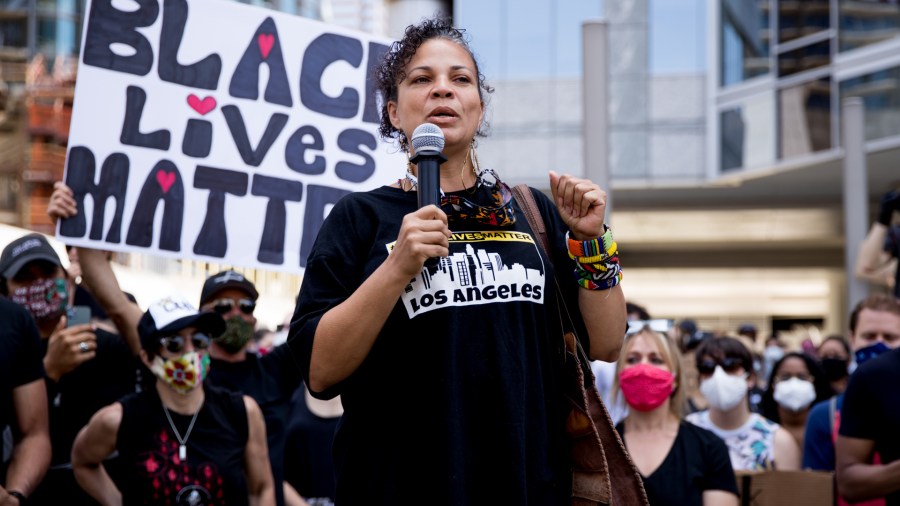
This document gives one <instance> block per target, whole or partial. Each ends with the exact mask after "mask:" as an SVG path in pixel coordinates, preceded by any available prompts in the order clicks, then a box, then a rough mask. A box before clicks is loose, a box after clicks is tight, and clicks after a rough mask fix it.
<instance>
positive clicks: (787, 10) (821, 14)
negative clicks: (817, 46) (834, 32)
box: [778, 0, 831, 42]
mask: <svg viewBox="0 0 900 506" xmlns="http://www.w3.org/2000/svg"><path fill="white" fill-rule="evenodd" d="M830 15H831V12H830V9H829V0H778V40H779V42H787V41H789V40H794V39H799V38H800V37H805V36H807V35H810V34H813V33H817V32H821V31H822V30H827V29H828V27H829V24H830V23H829V20H830Z"/></svg>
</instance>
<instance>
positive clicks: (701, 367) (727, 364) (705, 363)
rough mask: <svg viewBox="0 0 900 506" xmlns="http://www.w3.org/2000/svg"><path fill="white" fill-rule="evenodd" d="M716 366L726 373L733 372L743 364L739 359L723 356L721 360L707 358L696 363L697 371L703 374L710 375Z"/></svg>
mask: <svg viewBox="0 0 900 506" xmlns="http://www.w3.org/2000/svg"><path fill="white" fill-rule="evenodd" d="M716 366H719V367H721V368H722V370H723V371H725V372H727V373H728V374H734V373H736V372H738V371H739V370H740V369H742V368H743V367H744V364H743V362H742V361H741V359H739V358H733V357H725V358H724V359H723V360H713V359H711V358H707V359H704V360H702V361H701V362H700V363H699V364H697V372H699V373H700V374H702V375H704V376H708V375H712V373H714V372H715V371H716Z"/></svg>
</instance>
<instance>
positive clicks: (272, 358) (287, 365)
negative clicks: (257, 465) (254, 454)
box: [206, 346, 302, 504]
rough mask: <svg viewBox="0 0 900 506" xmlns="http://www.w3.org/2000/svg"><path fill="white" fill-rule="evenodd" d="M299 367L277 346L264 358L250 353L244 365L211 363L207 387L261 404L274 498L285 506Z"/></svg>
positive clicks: (291, 357)
mask: <svg viewBox="0 0 900 506" xmlns="http://www.w3.org/2000/svg"><path fill="white" fill-rule="evenodd" d="M301 381H302V376H301V375H300V367H299V366H298V365H297V362H296V360H294V356H293V354H292V353H291V351H290V349H288V347H287V346H278V347H276V348H275V349H274V350H272V352H271V353H268V354H266V355H264V356H262V357H260V356H259V355H256V354H255V353H247V359H246V360H243V361H241V362H226V361H224V360H217V359H211V360H210V367H209V375H208V376H207V378H206V383H207V384H209V385H215V386H217V387H220V388H224V389H226V390H229V391H231V392H240V393H242V394H244V395H247V396H250V397H252V398H253V400H255V401H256V403H257V404H259V407H260V409H261V410H262V414H263V417H264V418H265V421H266V438H267V439H268V443H269V460H270V461H271V463H272V475H273V478H274V479H275V485H276V486H275V497H276V502H277V503H278V504H284V488H283V487H282V486H281V483H282V481H283V479H284V447H285V442H286V440H287V425H288V421H289V416H290V414H291V396H292V395H293V394H294V391H295V390H297V387H298V386H300V383H301Z"/></svg>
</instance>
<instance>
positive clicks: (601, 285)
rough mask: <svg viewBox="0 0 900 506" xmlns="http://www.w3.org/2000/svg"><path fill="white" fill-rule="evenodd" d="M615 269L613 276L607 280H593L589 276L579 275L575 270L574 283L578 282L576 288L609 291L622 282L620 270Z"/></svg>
mask: <svg viewBox="0 0 900 506" xmlns="http://www.w3.org/2000/svg"><path fill="white" fill-rule="evenodd" d="M616 267H617V269H616V270H615V274H614V275H613V276H612V277H610V278H608V279H595V278H593V277H591V276H584V275H580V274H579V272H578V269H576V270H575V281H576V282H578V286H580V287H582V288H586V289H588V290H609V289H610V288H612V287H614V286H616V285H618V284H619V283H620V282H621V281H622V269H621V268H618V266H616Z"/></svg>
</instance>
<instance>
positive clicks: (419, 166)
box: [410, 152, 447, 267]
mask: <svg viewBox="0 0 900 506" xmlns="http://www.w3.org/2000/svg"><path fill="white" fill-rule="evenodd" d="M410 161H411V162H412V163H414V164H416V173H417V174H416V177H417V179H418V189H417V192H418V195H417V197H418V200H419V209H422V208H423V207H425V206H430V205H432V204H434V205H436V206H438V207H440V206H441V164H442V163H444V162H445V161H447V157H446V156H444V154H443V153H439V152H436V153H435V152H431V153H429V152H425V153H417V154H416V156H414V157H412V158H411V159H410ZM438 260H439V259H438V258H429V259H428V260H426V261H425V266H426V267H434V266H435V265H437V263H438Z"/></svg>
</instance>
